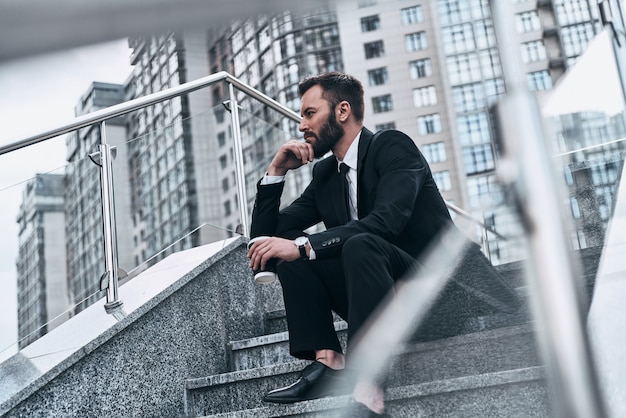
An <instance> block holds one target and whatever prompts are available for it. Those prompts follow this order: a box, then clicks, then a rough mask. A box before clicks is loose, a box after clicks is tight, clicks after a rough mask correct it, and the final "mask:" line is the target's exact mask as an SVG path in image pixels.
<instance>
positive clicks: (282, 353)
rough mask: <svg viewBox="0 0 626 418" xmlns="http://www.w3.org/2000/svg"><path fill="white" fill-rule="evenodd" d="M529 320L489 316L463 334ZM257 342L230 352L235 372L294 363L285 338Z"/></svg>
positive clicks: (424, 337)
mask: <svg viewBox="0 0 626 418" xmlns="http://www.w3.org/2000/svg"><path fill="white" fill-rule="evenodd" d="M527 320H528V315H527V313H526V312H525V311H520V312H518V313H516V314H514V315H493V316H490V317H481V318H472V319H470V320H469V321H467V323H466V326H465V327H464V329H462V330H461V333H462V334H471V333H473V332H479V331H485V330H490V329H496V328H500V327H508V326H513V325H519V324H522V323H525V322H526V321H527ZM337 335H338V337H339V341H340V343H341V345H342V347H343V348H344V352H345V349H346V345H347V331H346V330H343V329H340V330H338V332H337ZM262 338H263V337H262ZM255 340H256V339H254V338H252V339H250V340H248V341H247V342H252V343H251V344H245V347H243V348H238V347H237V345H236V346H235V347H234V348H233V349H232V350H231V356H232V363H231V364H233V367H234V370H236V371H239V370H249V369H254V368H258V367H267V366H273V365H275V364H281V363H285V362H290V361H293V357H291V355H290V354H289V342H288V341H287V340H286V336H285V338H284V339H282V340H280V341H277V340H276V339H271V340H269V341H267V342H265V340H263V343H258V344H257V343H256V341H255ZM413 340H414V341H431V340H433V337H432V335H431V333H430V332H429V331H418V332H417V333H416V335H415V337H414V338H413Z"/></svg>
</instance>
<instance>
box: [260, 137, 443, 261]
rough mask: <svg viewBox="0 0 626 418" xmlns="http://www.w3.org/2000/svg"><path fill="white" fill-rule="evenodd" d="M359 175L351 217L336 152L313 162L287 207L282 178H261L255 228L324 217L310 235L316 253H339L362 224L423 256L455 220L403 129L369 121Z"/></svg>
mask: <svg viewBox="0 0 626 418" xmlns="http://www.w3.org/2000/svg"><path fill="white" fill-rule="evenodd" d="M357 178H358V181H357V187H358V189H357V207H358V212H359V219H358V220H348V218H347V216H346V213H345V210H344V209H343V203H342V202H343V201H342V199H343V197H342V194H341V191H340V177H339V173H338V171H337V160H336V158H335V157H334V156H330V157H327V158H325V159H323V160H321V161H319V162H318V163H317V164H316V165H315V166H314V168H313V180H312V181H311V183H310V184H309V185H308V186H307V188H306V189H305V190H304V192H303V193H302V195H301V196H300V197H299V198H298V199H296V200H295V201H294V202H293V203H292V204H291V205H289V206H288V207H286V208H284V209H283V210H281V211H279V204H280V203H279V202H280V196H281V194H282V190H283V185H284V183H279V184H273V185H263V186H261V185H259V186H258V193H257V200H256V203H255V207H254V210H253V214H252V225H253V228H252V229H253V231H252V236H256V235H283V234H285V233H287V232H288V231H292V230H300V231H302V230H304V229H307V228H308V227H310V226H312V225H315V224H317V223H319V222H323V223H324V225H325V226H326V230H325V231H323V232H319V233H316V234H312V235H311V236H309V242H310V243H311V246H312V248H313V249H314V250H315V255H316V258H318V259H324V258H330V257H337V256H339V254H340V253H341V247H342V246H343V244H344V242H345V241H346V240H347V239H348V238H350V237H351V236H353V235H355V234H359V233H362V232H369V233H372V234H375V235H378V236H380V237H382V238H384V239H385V240H387V241H389V242H391V243H392V244H395V245H396V246H398V247H400V248H402V249H403V250H404V251H406V252H407V253H409V254H411V255H412V256H414V257H417V256H418V255H419V254H420V253H421V252H422V251H423V250H424V249H425V248H426V246H427V245H428V244H429V243H430V242H431V240H432V239H433V238H434V237H435V236H436V235H437V234H439V233H440V231H441V230H442V228H444V227H445V226H446V225H449V224H450V223H451V222H452V220H451V218H450V215H449V213H448V210H447V208H446V205H445V203H444V201H443V199H442V197H441V195H440V193H439V190H438V189H437V185H436V184H435V181H434V180H433V177H432V174H431V172H430V168H429V166H428V163H427V162H426V160H425V159H424V157H423V155H422V154H421V153H420V152H419V150H418V149H417V146H416V145H415V143H414V142H413V140H412V139H411V138H409V137H408V136H407V135H405V134H403V133H402V132H399V131H394V130H390V131H383V132H379V133H378V134H377V135H376V136H375V135H374V134H373V133H372V132H370V131H369V130H368V129H366V128H363V131H362V133H361V138H360V141H359V149H358V164H357ZM261 219H262V220H263V221H262V222H259V220H261ZM259 224H263V226H262V227H261V226H259Z"/></svg>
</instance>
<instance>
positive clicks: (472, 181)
mask: <svg viewBox="0 0 626 418" xmlns="http://www.w3.org/2000/svg"><path fill="white" fill-rule="evenodd" d="M467 194H468V197H469V204H470V208H472V209H474V208H477V207H480V206H481V205H482V204H483V203H484V201H485V200H487V199H489V200H490V201H492V202H498V201H501V199H502V198H503V195H502V191H501V190H500V189H499V187H498V183H497V181H496V176H494V175H487V176H475V177H471V178H469V179H467Z"/></svg>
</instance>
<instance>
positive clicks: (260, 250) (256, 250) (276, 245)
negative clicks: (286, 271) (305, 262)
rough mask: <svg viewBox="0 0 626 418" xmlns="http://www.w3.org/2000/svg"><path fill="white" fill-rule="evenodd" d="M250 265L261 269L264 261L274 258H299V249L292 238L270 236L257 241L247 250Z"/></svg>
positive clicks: (254, 268) (285, 259)
mask: <svg viewBox="0 0 626 418" xmlns="http://www.w3.org/2000/svg"><path fill="white" fill-rule="evenodd" d="M248 258H249V259H250V267H251V268H252V269H253V270H263V269H264V268H265V263H267V262H268V261H269V260H270V259H272V258H276V259H278V260H282V261H294V260H297V259H298V258H300V251H299V250H298V247H296V245H295V243H294V241H293V240H290V239H285V238H279V237H271V238H268V239H264V240H262V241H257V242H255V243H254V244H252V246H251V247H250V249H249V250H248Z"/></svg>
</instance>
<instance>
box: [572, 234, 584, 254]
mask: <svg viewBox="0 0 626 418" xmlns="http://www.w3.org/2000/svg"><path fill="white" fill-rule="evenodd" d="M571 237H572V244H573V246H574V249H575V250H580V249H583V248H587V239H586V238H585V233H584V232H583V231H581V230H578V231H572V232H571Z"/></svg>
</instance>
